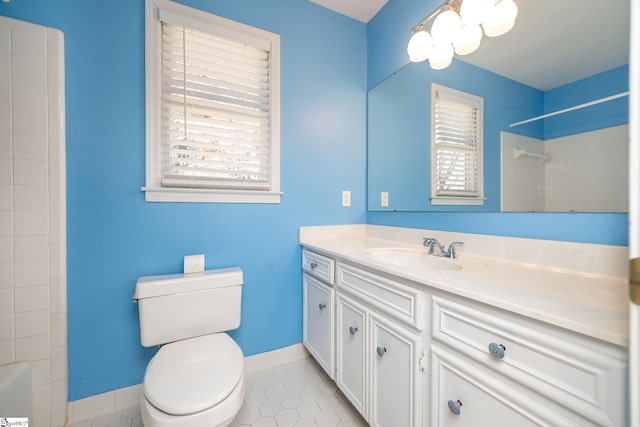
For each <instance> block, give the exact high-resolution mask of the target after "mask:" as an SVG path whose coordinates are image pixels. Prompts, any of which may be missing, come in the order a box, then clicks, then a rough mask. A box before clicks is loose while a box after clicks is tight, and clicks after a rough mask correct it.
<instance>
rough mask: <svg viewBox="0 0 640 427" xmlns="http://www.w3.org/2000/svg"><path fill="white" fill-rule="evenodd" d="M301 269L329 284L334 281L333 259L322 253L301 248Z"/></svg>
mask: <svg viewBox="0 0 640 427" xmlns="http://www.w3.org/2000/svg"><path fill="white" fill-rule="evenodd" d="M302 269H303V270H304V271H306V272H308V273H310V274H312V275H313V276H315V277H317V278H318V279H322V280H324V281H325V282H327V283H328V284H330V285H333V284H334V283H335V261H334V260H333V259H331V258H328V257H326V256H324V255H320V254H317V253H315V252H311V251H308V250H306V249H303V250H302Z"/></svg>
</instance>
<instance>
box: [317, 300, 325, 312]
mask: <svg viewBox="0 0 640 427" xmlns="http://www.w3.org/2000/svg"><path fill="white" fill-rule="evenodd" d="M318 308H319V309H320V310H324V309H325V308H327V304H325V303H323V302H321V303H320V304H318Z"/></svg>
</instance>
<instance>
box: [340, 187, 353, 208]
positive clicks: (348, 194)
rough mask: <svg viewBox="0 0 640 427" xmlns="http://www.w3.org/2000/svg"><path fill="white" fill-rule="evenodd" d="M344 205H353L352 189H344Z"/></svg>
mask: <svg viewBox="0 0 640 427" xmlns="http://www.w3.org/2000/svg"><path fill="white" fill-rule="evenodd" d="M342 206H351V191H348V190H344V191H343V192H342Z"/></svg>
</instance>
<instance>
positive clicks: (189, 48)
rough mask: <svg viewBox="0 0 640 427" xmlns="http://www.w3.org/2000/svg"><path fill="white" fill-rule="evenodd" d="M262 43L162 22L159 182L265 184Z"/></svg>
mask: <svg viewBox="0 0 640 427" xmlns="http://www.w3.org/2000/svg"><path fill="white" fill-rule="evenodd" d="M269 95H270V88H269V51H268V50H265V49H264V48H259V47H253V46H250V45H248V44H244V43H238V42H235V41H233V40H229V39H225V38H222V37H218V36H216V35H213V34H210V33H206V32H202V31H199V30H196V29H192V28H186V27H184V26H180V25H175V24H172V23H169V22H162V119H161V120H162V141H163V153H162V157H163V168H162V169H163V173H162V175H163V176H162V185H163V186H169V187H172V186H173V187H208V188H238V187H242V188H250V189H251V188H253V189H260V190H264V189H269V187H270V164H269V163H270V138H271V132H270V102H269V99H270V98H269Z"/></svg>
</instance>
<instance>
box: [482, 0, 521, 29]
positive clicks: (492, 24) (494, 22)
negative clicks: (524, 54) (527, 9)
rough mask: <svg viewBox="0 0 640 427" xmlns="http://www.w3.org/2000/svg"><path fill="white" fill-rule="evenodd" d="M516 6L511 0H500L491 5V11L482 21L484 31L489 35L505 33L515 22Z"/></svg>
mask: <svg viewBox="0 0 640 427" xmlns="http://www.w3.org/2000/svg"><path fill="white" fill-rule="evenodd" d="M517 16H518V6H516V4H515V3H514V2H513V0H502V1H501V2H500V3H498V4H496V5H495V6H493V8H492V10H491V13H489V14H488V15H487V17H486V18H485V20H484V21H482V27H483V28H484V33H485V34H486V35H487V36H489V37H498V36H501V35H503V34H506V33H508V32H509V30H511V29H512V28H513V26H514V24H515V23H516V17H517Z"/></svg>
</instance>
